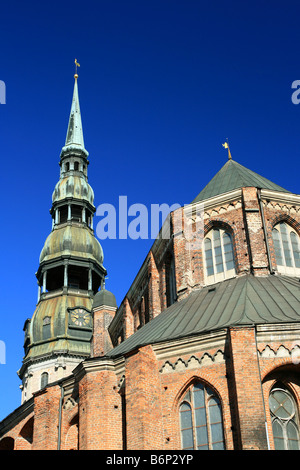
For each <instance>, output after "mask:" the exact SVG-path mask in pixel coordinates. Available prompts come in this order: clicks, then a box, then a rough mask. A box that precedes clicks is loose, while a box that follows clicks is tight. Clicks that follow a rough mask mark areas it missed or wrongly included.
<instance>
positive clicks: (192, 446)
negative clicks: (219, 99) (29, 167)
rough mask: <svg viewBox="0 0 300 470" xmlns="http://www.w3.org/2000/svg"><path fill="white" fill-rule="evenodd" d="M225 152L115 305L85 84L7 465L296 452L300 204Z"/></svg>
mask: <svg viewBox="0 0 300 470" xmlns="http://www.w3.org/2000/svg"><path fill="white" fill-rule="evenodd" d="M226 147H227V148H228V159H227V161H226V162H225V164H224V165H223V166H222V168H221V169H220V170H219V172H218V173H217V174H216V175H215V176H214V177H213V179H212V180H211V181H209V182H208V183H207V185H206V186H205V187H204V188H203V189H202V191H201V192H200V193H199V194H198V195H196V194H197V191H195V199H194V200H193V201H192V202H191V203H190V204H188V205H187V206H184V207H181V208H178V209H176V210H174V211H173V212H171V214H170V216H169V217H168V218H167V220H166V222H165V224H164V226H163V227H162V229H161V232H160V234H159V235H158V237H157V238H156V239H155V241H154V243H153V245H152V247H151V249H150V251H149V253H148V254H147V256H146V258H145V260H144V262H143V264H142V266H141V267H140V269H139V271H138V273H137V275H136V277H135V279H134V281H133V283H132V285H131V286H128V291H127V294H126V296H125V298H124V299H123V301H122V302H121V304H120V305H117V302H116V298H115V296H114V294H113V293H112V292H110V291H109V290H107V288H106V286H105V277H106V274H107V271H106V268H105V267H104V265H103V259H104V257H103V250H102V247H101V245H100V243H99V241H98V240H97V238H96V236H95V232H94V228H93V217H94V214H95V210H96V209H95V206H94V192H93V189H92V188H91V186H90V185H89V183H88V165H89V154H88V152H87V150H86V149H85V143H84V138H83V129H82V121H81V114H80V106H79V98H78V76H77V74H75V83H74V92H73V100H72V105H71V113H70V117H69V125H68V130H67V136H66V142H65V145H64V147H63V148H62V151H61V154H60V175H59V180H58V182H57V184H56V186H55V188H54V191H53V194H52V207H51V210H50V215H51V218H52V229H51V232H50V234H49V236H48V237H47V239H46V241H45V243H44V246H43V248H42V251H41V253H40V259H39V267H38V270H37V273H36V276H37V281H38V302H37V305H36V309H35V311H34V313H33V316H32V318H28V319H26V318H24V358H23V361H22V364H21V367H20V369H19V371H18V375H19V377H20V380H21V383H22V385H21V389H22V400H21V405H20V406H19V407H18V408H17V409H15V410H14V411H12V412H11V413H10V414H9V415H8V416H7V417H6V418H4V419H3V420H2V421H1V422H0V449H1V450H116V451H117V450H124V451H131V450H136V451H138V450H161V451H176V450H184V451H186V452H189V451H192V450H300V289H299V288H300V239H299V237H300V195H297V194H293V193H291V192H290V191H288V190H287V189H284V188H282V187H281V186H279V185H278V184H275V183H273V182H272V181H270V180H268V179H267V176H268V175H265V176H260V175H259V174H257V173H255V172H253V171H252V170H251V169H248V168H245V167H244V166H242V165H241V164H239V163H238V162H237V161H235V160H234V159H232V156H231V154H230V150H229V147H228V145H227V144H226ZM196 189H197V188H196ZM185 226H189V228H190V231H191V233H192V235H193V236H192V240H191V239H190V238H188V237H186V236H185V230H184V227H185ZM166 232H168V236H163V235H164V234H165V233H166ZM120 263H122V260H120Z"/></svg>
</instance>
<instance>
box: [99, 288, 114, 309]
mask: <svg viewBox="0 0 300 470" xmlns="http://www.w3.org/2000/svg"><path fill="white" fill-rule="evenodd" d="M101 305H106V306H108V307H114V308H117V301H116V298H115V296H114V294H113V293H112V292H110V291H109V290H106V289H101V290H100V291H99V292H97V294H95V297H94V301H93V308H96V307H100V306H101Z"/></svg>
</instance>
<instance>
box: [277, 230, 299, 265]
mask: <svg viewBox="0 0 300 470" xmlns="http://www.w3.org/2000/svg"><path fill="white" fill-rule="evenodd" d="M272 236H273V244H274V249H275V257H276V263H277V269H278V271H279V272H282V273H285V274H295V270H297V269H300V243H299V236H298V234H297V233H296V232H295V231H294V230H293V228H292V227H291V226H290V225H288V224H286V223H285V222H280V223H279V224H277V225H276V226H275V227H274V228H273V231H272Z"/></svg>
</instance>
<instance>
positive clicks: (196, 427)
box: [179, 383, 225, 450]
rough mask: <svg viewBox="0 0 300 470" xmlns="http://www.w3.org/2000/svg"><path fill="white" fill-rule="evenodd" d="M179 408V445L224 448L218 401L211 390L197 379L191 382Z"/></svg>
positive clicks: (196, 447) (194, 447)
mask: <svg viewBox="0 0 300 470" xmlns="http://www.w3.org/2000/svg"><path fill="white" fill-rule="evenodd" d="M179 412H180V425H181V442H182V449H184V450H193V449H194V450H224V449H225V443H224V433H223V422H222V411H221V404H220V400H219V398H218V397H217V395H216V394H215V393H214V392H213V390H211V389H210V388H209V387H207V386H205V385H203V384H201V383H197V384H195V385H193V386H192V387H191V388H190V389H189V390H188V391H187V393H186V394H185V396H184V398H183V400H182V402H181V404H180V408H179Z"/></svg>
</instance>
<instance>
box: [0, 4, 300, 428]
mask: <svg viewBox="0 0 300 470" xmlns="http://www.w3.org/2000/svg"><path fill="white" fill-rule="evenodd" d="M299 17H300V3H299V1H298V0H288V1H283V0H280V1H278V0H272V1H271V0H270V1H268V0H264V1H262V0H260V1H257V0H252V1H251V2H250V1H240V0H236V1H233V0H227V1H226V2H225V1H224V0H215V1H212V0H210V1H203V0H142V1H141V0H139V1H138V0H126V1H124V0H106V1H104V0H85V1H84V2H82V1H76V0H73V1H66V0H62V1H60V2H51V3H50V2H48V3H47V2H38V1H35V2H33V1H26V2H24V1H13V0H11V1H9V2H2V5H1V19H0V21H1V25H0V44H1V47H0V80H3V81H4V82H5V84H6V104H5V105H0V154H1V170H2V171H1V193H2V199H1V215H2V217H1V220H2V222H1V227H2V229H1V234H0V236H1V247H2V255H1V313H0V315H1V317H0V318H1V327H0V340H2V341H4V342H5V344H6V364H0V419H2V418H4V417H5V416H6V415H7V414H8V413H10V412H11V411H13V410H14V409H15V408H16V407H17V406H19V405H20V400H21V393H20V390H19V385H20V381H19V379H18V377H17V374H16V371H17V370H18V369H19V368H20V366H21V363H22V358H23V325H24V321H25V320H26V318H29V317H31V316H32V314H33V312H34V309H35V305H36V299H37V282H36V278H35V272H36V271H37V269H38V260H39V254H40V251H41V249H42V247H43V244H44V241H45V239H46V237H47V235H48V234H49V232H50V230H51V218H50V215H49V209H50V207H51V197H52V191H53V189H54V186H55V184H56V182H57V180H58V177H59V165H58V161H59V154H60V151H61V148H62V146H63V145H64V141H65V136H66V131H67V123H68V117H69V112H70V107H71V99H72V93H73V82H74V78H73V75H74V59H75V57H76V58H77V59H78V62H79V63H80V65H81V67H80V68H79V79H78V84H79V96H80V105H81V113H82V120H83V130H84V138H85V144H86V148H87V150H88V151H89V153H90V166H89V182H90V184H91V185H92V187H93V189H94V192H95V205H96V206H98V205H99V204H101V203H103V202H105V203H111V204H115V205H116V204H117V202H118V198H119V196H120V195H126V196H127V197H128V203H129V204H133V203H137V202H139V203H143V204H146V205H147V206H148V207H150V204H153V203H168V204H173V203H180V204H182V205H183V204H187V203H189V202H191V201H192V200H193V199H194V198H195V197H196V195H197V194H198V193H199V192H200V190H201V189H202V188H203V187H204V186H205V184H206V183H207V182H208V181H209V180H210V179H211V178H212V177H213V176H214V174H215V173H216V172H217V171H218V170H219V169H220V168H221V166H222V165H223V164H224V163H225V162H226V160H227V153H226V151H225V150H224V149H223V147H222V145H221V144H222V143H223V142H224V141H225V139H226V138H228V139H229V143H230V147H231V153H232V156H233V158H234V159H235V160H236V161H238V162H239V163H241V164H242V165H245V166H246V167H248V168H250V169H251V170H253V171H256V172H258V173H260V174H262V175H263V176H265V177H267V178H269V179H271V180H272V181H274V182H276V183H278V184H280V185H281V186H283V187H285V188H286V189H288V190H290V191H292V192H295V193H297V192H298V193H299V155H300V105H298V106H296V105H294V104H293V103H292V101H291V96H292V92H293V90H292V89H291V84H292V82H293V81H294V80H297V79H300V54H299V44H300V28H299ZM96 224H97V217H95V225H96ZM151 244H152V241H151V240H146V241H145V240H143V241H141V240H137V241H130V240H105V241H103V242H102V247H103V250H104V256H105V258H104V261H105V263H104V264H105V267H106V268H107V270H108V280H107V288H108V289H110V290H111V291H113V292H114V293H115V295H116V298H117V301H118V303H120V302H121V301H122V299H123V297H124V295H125V294H126V292H127V290H128V288H129V287H130V284H131V282H132V281H133V279H134V277H135V275H136V273H137V271H138V269H139V267H140V266H141V264H142V262H143V260H144V258H145V256H146V254H147V252H148V250H149V248H150V246H151Z"/></svg>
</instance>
